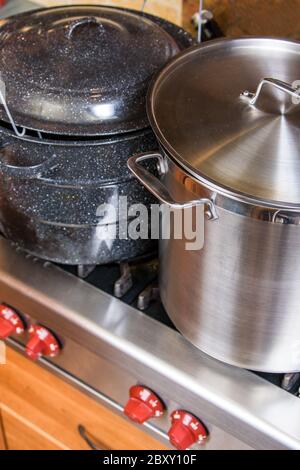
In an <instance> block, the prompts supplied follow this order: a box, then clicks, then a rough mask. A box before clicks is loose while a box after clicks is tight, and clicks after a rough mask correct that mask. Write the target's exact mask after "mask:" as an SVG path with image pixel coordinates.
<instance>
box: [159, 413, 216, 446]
mask: <svg viewBox="0 0 300 470" xmlns="http://www.w3.org/2000/svg"><path fill="white" fill-rule="evenodd" d="M171 419H172V426H171V428H170V430H169V432H168V436H169V439H170V442H171V444H172V445H173V446H174V447H176V449H179V450H186V449H189V448H190V447H191V446H192V445H193V444H196V442H198V443H199V444H203V443H204V442H205V439H206V438H207V435H208V433H207V430H206V429H205V427H204V425H203V424H202V423H201V422H200V421H199V419H197V418H196V417H195V416H193V415H191V414H190V413H187V412H186V411H184V410H176V411H174V412H173V413H172V414H171Z"/></svg>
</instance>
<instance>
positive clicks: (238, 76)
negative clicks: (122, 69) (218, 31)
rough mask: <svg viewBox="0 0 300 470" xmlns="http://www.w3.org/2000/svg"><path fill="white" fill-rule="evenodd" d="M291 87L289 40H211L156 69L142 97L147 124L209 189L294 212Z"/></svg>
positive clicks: (298, 131) (297, 117)
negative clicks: (160, 68) (161, 68)
mask: <svg viewBox="0 0 300 470" xmlns="http://www.w3.org/2000/svg"><path fill="white" fill-rule="evenodd" d="M263 78H271V79H272V80H267V81H265V82H261V80H262V79H263ZM296 80H300V43H298V42H296V41H288V40H279V39H269V38H243V39H234V40H220V41H219V40H218V41H212V42H211V43H209V44H207V45H203V46H197V47H195V48H192V49H190V50H188V51H187V52H184V53H182V54H180V56H178V57H177V58H176V59H173V61H172V62H171V63H170V64H169V65H167V66H166V67H165V68H164V69H163V70H162V72H161V73H160V74H159V76H158V78H157V79H156V80H155V82H154V83H153V85H152V88H151V90H150V93H149V100H148V115H149V119H150V122H151V124H152V127H153V128H154V131H155V132H156V134H157V136H158V138H159V139H160V141H161V143H162V144H163V145H164V147H165V148H166V149H167V150H168V152H169V153H170V154H171V156H173V157H174V159H175V160H176V161H177V162H178V163H179V164H180V165H181V166H183V167H184V168H185V169H186V170H188V172H189V173H190V174H193V175H194V176H195V177H197V178H198V179H199V180H201V181H202V182H204V183H206V184H207V185H209V186H210V187H212V188H214V189H216V190H220V191H222V192H223V193H225V194H226V193H227V194H229V195H231V196H233V195H234V197H239V196H240V197H241V198H244V197H246V198H250V199H254V200H256V201H257V202H267V203H271V204H272V203H274V204H275V205H276V204H280V206H281V205H283V206H295V205H298V204H300V184H299V181H300V104H299V99H297V98H298V94H297V93H296V92H295V88H296V87H297V85H300V81H299V82H298V83H297V82H295V81H296ZM282 82H284V83H282ZM259 84H260V89H259V88H258V87H259ZM257 89H258V93H257V94H256V91H257ZM246 91H249V92H252V93H253V94H251V93H244V92H246ZM241 94H242V95H241Z"/></svg>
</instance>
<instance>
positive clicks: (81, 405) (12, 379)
mask: <svg viewBox="0 0 300 470" xmlns="http://www.w3.org/2000/svg"><path fill="white" fill-rule="evenodd" d="M0 410H1V423H2V425H1V426H0V448H6V447H7V448H8V449H11V450H13V449H16V450H19V449H25V450H30V449H32V450H39V449H45V450H46V449H52V450H54V449H60V450H63V449H74V450H81V449H82V450H87V449H90V447H89V446H88V445H87V443H86V442H85V441H84V439H83V438H82V437H81V436H80V434H79V432H78V426H79V425H82V426H84V428H85V429H86V431H87V432H88V436H89V437H90V439H91V440H92V441H93V442H95V443H96V445H97V447H98V448H99V449H120V450H123V449H128V450H132V449H134V450H138V449H152V450H156V449H164V447H163V446H162V444H160V443H159V442H157V441H156V440H155V439H154V438H152V437H151V436H149V435H148V434H146V433H145V432H144V431H143V430H142V429H138V428H137V427H135V426H134V425H132V424H131V423H130V422H128V421H127V420H125V419H124V418H122V417H120V416H119V415H117V414H115V413H114V412H112V411H111V410H110V409H108V408H106V407H105V406H103V405H100V404H99V403H96V402H95V401H94V400H92V399H91V398H89V397H87V396H86V395H84V394H82V393H81V392H79V391H78V390H77V389H75V388H73V387H72V386H71V385H69V384H67V383H65V382H63V381H62V380H61V379H59V378H57V377H55V376H54V375H53V374H51V373H50V372H48V371H46V370H45V369H43V368H41V367H40V366H39V365H37V364H34V363H32V362H30V361H29V360H28V359H26V358H24V357H23V356H22V355H21V354H19V353H16V352H15V351H13V350H12V349H10V348H7V364H6V365H1V366H0ZM1 429H2V430H3V432H2V436H1Z"/></svg>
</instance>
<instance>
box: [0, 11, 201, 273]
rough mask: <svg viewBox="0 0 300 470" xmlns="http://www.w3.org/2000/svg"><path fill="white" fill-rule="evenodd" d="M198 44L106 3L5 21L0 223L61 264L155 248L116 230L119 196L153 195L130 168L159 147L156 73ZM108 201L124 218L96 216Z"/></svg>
mask: <svg viewBox="0 0 300 470" xmlns="http://www.w3.org/2000/svg"><path fill="white" fill-rule="evenodd" d="M191 42H192V39H191V38H190V36H189V35H188V34H187V33H186V32H185V31H183V30H182V29H181V28H179V27H177V26H175V25H173V24H171V23H169V22H167V21H164V20H162V19H160V18H157V17H154V16H152V15H146V14H141V13H138V12H132V11H130V10H124V9H118V8H111V7H102V6H69V7H57V8H51V9H43V10H37V11H34V12H30V13H25V14H21V15H17V16H14V17H11V18H8V19H4V20H1V21H0V44H1V48H0V72H1V82H0V83H1V102H2V105H1V106H0V120H1V122H0V145H1V149H0V223H1V231H2V233H3V234H4V235H5V236H7V237H8V238H9V239H11V240H12V241H14V242H16V243H17V244H18V245H19V246H21V247H22V248H24V249H25V250H27V251H28V252H30V253H32V254H34V255H36V256H39V257H42V258H45V259H48V260H51V261H56V262H59V263H67V264H78V265H86V264H88V265H92V264H98V263H106V262H111V261H119V260H122V259H130V258H133V257H136V256H140V255H143V254H144V253H147V252H148V251H149V250H152V248H153V242H151V241H150V240H130V239H125V237H123V238H122V237H119V236H117V237H116V239H114V240H113V239H111V237H109V236H108V235H109V233H110V232H114V231H116V233H117V234H118V230H119V224H118V221H119V220H120V219H121V218H122V214H118V198H119V196H127V198H128V205H130V204H133V203H135V202H144V203H145V204H150V202H151V197H149V194H148V192H147V191H145V190H144V189H143V187H142V186H141V185H140V184H139V183H138V182H136V180H135V179H134V178H133V177H132V175H131V173H130V172H129V171H128V169H127V166H126V160H127V158H128V156H129V155H132V154H133V153H136V152H141V151H147V150H150V149H152V148H153V146H154V147H156V140H155V138H154V134H153V133H152V130H151V129H150V128H149V124H148V120H147V115H146V111H145V96H146V91H147V87H148V83H149V81H150V79H151V78H152V76H153V74H154V73H155V72H157V71H158V70H159V69H160V68H162V66H163V65H164V64H165V63H166V62H167V61H168V60H169V59H170V58H171V57H173V56H174V55H175V54H177V53H178V52H179V51H180V50H182V49H184V48H186V47H188V46H190V45H191ZM105 203H110V204H112V205H115V206H116V216H115V218H114V219H112V218H111V217H107V216H106V215H105V214H104V215H103V214H101V216H99V215H97V214H98V212H97V208H98V207H99V206H100V205H102V204H105Z"/></svg>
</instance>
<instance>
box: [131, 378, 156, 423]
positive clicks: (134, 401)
mask: <svg viewBox="0 0 300 470" xmlns="http://www.w3.org/2000/svg"><path fill="white" fill-rule="evenodd" d="M129 396H130V398H129V400H128V402H127V404H126V406H125V409H124V413H125V414H126V416H128V418H130V419H131V420H132V421H135V422H136V423H139V424H143V423H144V422H145V421H148V419H151V418H158V417H159V416H161V415H162V414H163V412H164V409H165V407H164V405H163V403H162V402H161V400H160V399H159V398H158V397H157V396H156V395H155V394H154V393H153V392H152V391H151V390H149V389H148V388H145V387H142V386H141V385H134V386H133V387H131V388H130V390H129Z"/></svg>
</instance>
